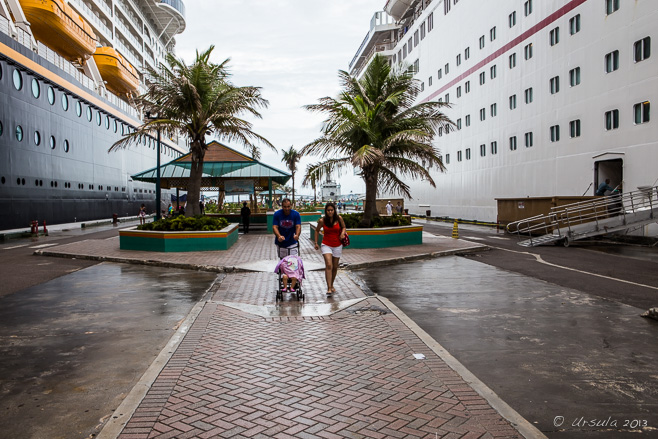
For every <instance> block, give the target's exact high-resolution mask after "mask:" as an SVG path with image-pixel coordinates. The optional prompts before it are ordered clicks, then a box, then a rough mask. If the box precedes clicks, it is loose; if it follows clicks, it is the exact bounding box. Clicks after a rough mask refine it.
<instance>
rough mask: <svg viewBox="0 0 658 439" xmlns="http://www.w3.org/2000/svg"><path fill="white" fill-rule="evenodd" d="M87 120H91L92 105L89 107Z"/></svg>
mask: <svg viewBox="0 0 658 439" xmlns="http://www.w3.org/2000/svg"><path fill="white" fill-rule="evenodd" d="M87 120H88V121H89V122H91V107H87Z"/></svg>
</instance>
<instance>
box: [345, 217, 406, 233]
mask: <svg viewBox="0 0 658 439" xmlns="http://www.w3.org/2000/svg"><path fill="white" fill-rule="evenodd" d="M341 216H342V217H343V221H345V227H347V228H348V229H358V228H359V223H360V222H361V218H363V213H346V214H343V215H341ZM371 224H372V227H373V228H379V227H399V226H409V225H411V220H410V219H409V218H405V217H404V216H402V215H400V214H399V213H394V214H393V216H375V217H373V218H372V223H371Z"/></svg>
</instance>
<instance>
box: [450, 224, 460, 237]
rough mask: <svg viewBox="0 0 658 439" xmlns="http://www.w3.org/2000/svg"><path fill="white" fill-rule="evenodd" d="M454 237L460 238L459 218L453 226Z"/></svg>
mask: <svg viewBox="0 0 658 439" xmlns="http://www.w3.org/2000/svg"><path fill="white" fill-rule="evenodd" d="M452 237H453V238H455V239H459V226H457V220H455V224H453V226H452Z"/></svg>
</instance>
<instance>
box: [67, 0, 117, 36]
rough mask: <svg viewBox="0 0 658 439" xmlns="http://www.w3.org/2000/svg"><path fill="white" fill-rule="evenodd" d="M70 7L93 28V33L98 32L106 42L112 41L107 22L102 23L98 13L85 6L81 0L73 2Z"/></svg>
mask: <svg viewBox="0 0 658 439" xmlns="http://www.w3.org/2000/svg"><path fill="white" fill-rule="evenodd" d="M101 3H103V2H101ZM71 6H73V7H74V8H75V9H76V10H77V12H78V13H80V15H82V17H83V18H84V19H85V20H86V21H87V23H89V24H90V25H91V26H92V27H93V28H94V31H98V32H99V33H100V34H102V36H103V37H105V39H107V40H111V39H112V30H111V29H110V28H109V27H108V26H107V24H106V23H107V20H105V23H103V19H102V18H101V17H100V16H99V15H100V14H99V13H98V12H96V11H94V10H93V9H92V8H90V7H89V6H87V5H86V4H85V3H84V2H83V1H82V0H73V3H72V4H71Z"/></svg>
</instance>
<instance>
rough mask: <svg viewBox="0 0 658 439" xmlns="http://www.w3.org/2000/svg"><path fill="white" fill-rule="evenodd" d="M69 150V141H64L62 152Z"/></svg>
mask: <svg viewBox="0 0 658 439" xmlns="http://www.w3.org/2000/svg"><path fill="white" fill-rule="evenodd" d="M70 148H71V147H70V146H69V141H68V140H64V152H69V149H70Z"/></svg>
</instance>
